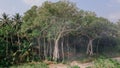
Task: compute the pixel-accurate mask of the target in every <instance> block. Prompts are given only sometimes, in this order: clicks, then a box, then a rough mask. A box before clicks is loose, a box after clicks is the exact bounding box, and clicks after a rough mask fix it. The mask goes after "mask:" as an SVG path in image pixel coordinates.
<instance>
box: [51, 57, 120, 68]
mask: <svg viewBox="0 0 120 68" xmlns="http://www.w3.org/2000/svg"><path fill="white" fill-rule="evenodd" d="M112 59H115V60H117V61H120V57H116V58H112ZM75 65H77V66H79V67H80V68H86V67H89V66H90V67H91V66H93V62H89V63H79V62H77V61H72V62H71V63H70V64H69V65H67V64H61V63H60V64H50V65H49V68H68V67H69V66H75Z"/></svg>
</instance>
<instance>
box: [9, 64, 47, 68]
mask: <svg viewBox="0 0 120 68" xmlns="http://www.w3.org/2000/svg"><path fill="white" fill-rule="evenodd" d="M10 68H48V65H46V64H45V63H25V64H21V65H14V66H11V67H10Z"/></svg>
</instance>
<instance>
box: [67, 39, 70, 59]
mask: <svg viewBox="0 0 120 68" xmlns="http://www.w3.org/2000/svg"><path fill="white" fill-rule="evenodd" d="M67 51H68V53H67V57H68V60H69V58H70V57H69V55H70V51H69V42H68V38H67Z"/></svg>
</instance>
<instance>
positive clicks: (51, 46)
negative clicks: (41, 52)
mask: <svg viewBox="0 0 120 68" xmlns="http://www.w3.org/2000/svg"><path fill="white" fill-rule="evenodd" d="M49 44H50V60H52V45H51V40H50V41H49Z"/></svg>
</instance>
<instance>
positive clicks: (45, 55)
mask: <svg viewBox="0 0 120 68" xmlns="http://www.w3.org/2000/svg"><path fill="white" fill-rule="evenodd" d="M46 49H47V48H46V41H45V38H44V57H45V60H46V59H47V54H46V51H47V50H46Z"/></svg>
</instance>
